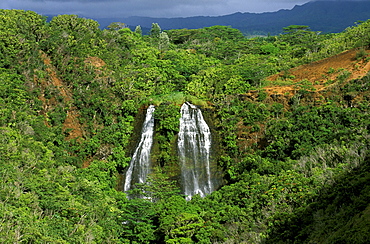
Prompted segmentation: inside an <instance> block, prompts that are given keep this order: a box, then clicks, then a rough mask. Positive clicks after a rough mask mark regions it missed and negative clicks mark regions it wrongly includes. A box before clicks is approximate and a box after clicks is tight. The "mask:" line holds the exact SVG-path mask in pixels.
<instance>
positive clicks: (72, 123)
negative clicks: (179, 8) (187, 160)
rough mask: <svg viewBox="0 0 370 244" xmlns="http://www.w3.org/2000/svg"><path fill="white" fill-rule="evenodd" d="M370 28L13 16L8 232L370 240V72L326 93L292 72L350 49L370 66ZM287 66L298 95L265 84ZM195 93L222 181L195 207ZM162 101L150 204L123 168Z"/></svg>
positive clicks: (3, 220) (3, 186)
mask: <svg viewBox="0 0 370 244" xmlns="http://www.w3.org/2000/svg"><path fill="white" fill-rule="evenodd" d="M369 26H370V22H369V21H366V22H364V23H362V24H359V25H358V26H355V27H352V28H348V29H347V30H346V31H344V32H342V33H338V34H327V35H322V34H319V33H318V32H313V31H311V30H310V28H309V27H307V26H289V27H286V28H284V31H285V32H284V34H281V35H279V36H269V37H257V38H246V37H244V36H243V35H242V34H241V33H240V32H239V31H238V30H236V29H232V28H230V27H224V26H213V27H207V28H203V29H198V30H186V29H183V30H170V31H161V28H160V26H159V25H158V24H153V28H152V30H151V32H150V35H148V36H145V35H144V36H143V35H142V32H141V28H140V27H137V28H136V30H135V32H132V31H131V30H129V29H128V28H127V27H126V25H125V24H123V23H112V24H111V25H110V27H109V29H106V30H100V29H99V25H98V23H97V22H95V21H93V20H89V19H83V18H79V17H78V16H75V15H61V16H57V17H54V18H53V19H52V20H51V21H50V23H47V22H46V19H45V18H44V17H43V16H40V15H37V14H36V13H33V12H31V11H20V10H0V34H1V35H0V166H1V167H0V176H1V179H2V180H1V182H0V242H1V243H20V242H24V243H242V242H245V243H314V242H315V243H367V242H369V236H368V233H369V231H370V228H369V224H368V221H367V219H368V218H369V207H370V205H369V203H368V201H367V199H369V197H370V196H369V195H370V189H369V183H368V182H369V172H370V171H369V170H370V169H369V150H370V148H369V130H370V127H369V124H370V120H369V118H370V116H369V105H370V104H369V101H370V93H369V85H370V84H369V81H370V75H369V74H367V75H365V76H364V77H362V78H361V77H360V78H358V79H356V80H349V77H350V75H351V73H350V72H349V71H347V70H336V69H333V68H331V69H329V70H328V71H327V74H333V73H335V74H336V75H337V78H336V79H335V80H333V83H335V84H333V86H327V87H326V89H325V90H323V91H316V90H315V87H314V84H311V83H310V82H309V81H308V80H302V81H300V82H298V83H294V86H293V83H292V81H290V80H287V79H291V78H292V77H290V76H289V72H288V70H289V69H290V68H292V67H296V66H298V65H300V64H305V63H309V62H312V61H316V60H320V59H323V58H326V57H330V56H332V55H335V54H338V53H340V52H342V51H344V50H347V49H351V48H359V49H358V52H357V54H356V56H354V57H353V59H354V60H356V59H357V60H364V61H366V56H367V53H366V49H367V48H368V46H369V38H368V37H369V35H370V28H369ZM277 72H285V74H286V77H285V78H287V79H286V80H284V81H282V80H280V81H278V82H277V83H273V84H274V85H282V84H283V85H292V87H294V94H292V95H290V93H289V92H287V93H286V94H284V95H280V94H277V93H276V94H275V93H271V92H270V93H269V92H268V91H266V90H264V87H265V86H266V85H271V82H268V81H266V78H267V77H268V76H269V75H272V74H276V73H277ZM185 101H190V102H192V103H194V104H196V105H198V106H200V107H201V108H202V109H204V110H205V112H206V113H205V114H206V117H207V120H208V121H209V122H210V123H209V124H210V127H211V129H212V132H213V138H214V142H215V147H214V148H215V149H216V151H217V152H216V153H215V158H216V159H215V160H217V164H218V167H220V169H222V171H223V176H224V177H223V178H224V182H223V185H222V186H221V187H220V189H218V190H217V191H215V192H213V193H212V194H210V195H208V196H207V197H205V198H200V197H199V196H194V197H193V199H192V200H191V201H185V198H184V197H183V196H182V195H181V194H180V189H179V186H178V182H177V180H178V170H179V169H178V168H179V167H178V159H177V156H176V139H177V133H178V130H179V116H180V114H179V110H180V105H181V104H182V103H183V102H185ZM150 104H154V105H155V106H156V111H155V115H154V116H155V120H156V127H155V145H154V147H153V160H154V161H155V169H154V170H153V173H152V175H151V176H150V177H149V179H148V183H147V184H142V185H139V186H138V187H137V188H136V189H135V190H134V191H137V192H136V193H137V194H139V195H146V196H148V197H150V198H134V199H128V198H127V197H126V193H123V192H122V191H121V190H120V189H121V188H122V186H121V184H122V183H121V174H122V173H123V172H124V170H125V168H126V167H127V166H128V164H129V162H130V156H131V153H132V148H133V147H134V145H135V143H136V138H137V137H138V136H139V135H138V133H139V132H138V130H139V129H138V127H139V126H140V117H141V116H142V111H144V110H145V109H146V107H147V106H148V105H150ZM149 199H151V200H149Z"/></svg>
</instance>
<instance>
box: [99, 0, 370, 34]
mask: <svg viewBox="0 0 370 244" xmlns="http://www.w3.org/2000/svg"><path fill="white" fill-rule="evenodd" d="M369 16H370V2H368V1H348V0H344V1H342V0H340V1H312V2H308V3H306V4H303V5H296V6H294V7H293V8H292V9H290V10H287V9H281V10H278V11H276V12H265V13H249V12H245V13H241V12H236V13H233V14H228V15H223V16H194V17H178V18H151V17H138V16H133V17H127V18H99V19H96V20H97V21H98V22H99V23H100V25H101V27H102V28H106V27H107V26H108V25H109V24H110V23H112V22H117V21H118V22H123V23H125V24H127V25H128V26H130V27H133V26H137V25H140V26H141V27H142V28H143V29H148V28H150V27H151V24H152V23H158V24H159V25H160V27H161V28H162V29H163V30H169V29H183V28H186V29H199V28H203V27H210V26H214V25H225V26H231V27H232V28H236V29H239V30H240V31H241V32H243V33H244V34H245V35H259V34H261V35H268V34H270V35H276V34H280V33H281V32H282V28H283V27H286V26H289V25H292V24H297V25H308V26H310V27H311V29H312V30H314V31H322V32H324V33H336V32H341V31H343V30H344V29H345V28H347V27H349V26H353V25H354V24H355V22H357V21H364V20H366V19H368V17H369Z"/></svg>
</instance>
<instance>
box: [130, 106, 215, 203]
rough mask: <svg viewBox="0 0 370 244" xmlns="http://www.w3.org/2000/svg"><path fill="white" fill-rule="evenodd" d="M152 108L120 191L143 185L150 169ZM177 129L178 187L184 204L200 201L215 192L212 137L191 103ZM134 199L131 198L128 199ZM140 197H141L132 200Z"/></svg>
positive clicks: (152, 132) (182, 107) (148, 110)
mask: <svg viewBox="0 0 370 244" xmlns="http://www.w3.org/2000/svg"><path fill="white" fill-rule="evenodd" d="M154 111H155V107H154V106H153V105H151V106H149V107H148V109H147V112H146V116H145V120H144V123H143V126H142V130H141V136H140V142H139V143H138V145H137V147H136V149H135V151H134V154H133V156H132V159H131V162H130V165H129V167H128V169H127V171H126V174H125V183H124V189H123V190H124V191H125V192H128V191H130V190H132V189H134V185H135V184H136V183H145V182H146V180H147V177H148V175H149V174H150V172H151V168H152V167H153V165H152V162H151V157H150V154H151V149H152V146H153V137H154V127H155V119H154ZM180 113H181V117H180V128H179V133H178V140H177V151H178V159H179V166H180V172H181V173H180V175H179V178H180V181H179V185H180V186H181V188H182V193H183V194H184V195H185V197H186V200H191V198H192V197H193V196H194V195H196V194H199V195H200V196H201V197H204V196H206V195H207V194H210V193H211V192H212V191H214V190H215V185H217V182H218V180H217V179H218V178H220V177H219V176H216V173H215V172H216V171H215V170H212V167H211V159H210V158H211V146H212V145H211V143H212V138H211V137H212V136H211V131H210V128H209V126H208V125H207V123H206V121H205V120H204V118H203V115H202V112H201V110H200V109H199V108H198V107H196V106H195V105H193V104H191V103H188V102H186V103H184V104H183V105H182V106H181V109H180ZM130 197H134V196H130ZM136 197H142V196H136Z"/></svg>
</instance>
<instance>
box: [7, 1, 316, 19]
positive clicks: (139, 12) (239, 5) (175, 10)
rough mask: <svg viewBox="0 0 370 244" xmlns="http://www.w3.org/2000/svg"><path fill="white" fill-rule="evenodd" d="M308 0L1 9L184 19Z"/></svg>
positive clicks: (39, 4) (10, 4)
mask: <svg viewBox="0 0 370 244" xmlns="http://www.w3.org/2000/svg"><path fill="white" fill-rule="evenodd" d="M308 1H309V0H155V1H154V0H1V2H0V8H5V9H26V10H33V11H36V12H38V13H40V14H45V15H48V14H53V15H54V14H78V15H83V16H88V17H128V16H151V17H185V16H197V15H204V16H214V15H225V14H230V13H234V12H271V11H277V10H279V9H290V8H292V7H294V5H301V4H303V3H305V2H308Z"/></svg>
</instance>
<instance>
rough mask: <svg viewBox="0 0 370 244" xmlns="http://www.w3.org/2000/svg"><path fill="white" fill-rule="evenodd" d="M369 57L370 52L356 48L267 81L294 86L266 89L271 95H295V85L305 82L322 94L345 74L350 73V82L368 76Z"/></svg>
mask: <svg viewBox="0 0 370 244" xmlns="http://www.w3.org/2000/svg"><path fill="white" fill-rule="evenodd" d="M359 53H361V56H360V57H359V56H358V55H359ZM368 57H369V50H362V51H360V50H359V49H357V48H356V49H352V50H348V51H344V52H342V53H340V54H337V55H335V56H332V57H329V58H325V59H322V60H319V61H316V62H313V63H309V64H305V65H301V66H298V67H296V68H293V69H290V70H289V71H287V72H284V73H279V74H275V75H272V76H269V77H267V80H269V81H272V83H274V82H277V83H278V80H279V79H280V80H284V79H289V80H291V81H292V83H293V85H286V86H284V85H280V86H266V87H264V89H265V90H266V91H267V92H268V93H269V94H280V95H282V94H284V93H290V94H293V93H294V91H295V90H296V89H297V87H296V85H295V84H297V83H299V82H301V81H303V80H304V81H307V82H308V83H309V84H311V85H312V89H313V91H315V92H320V91H322V90H325V89H328V86H334V85H336V82H335V81H338V77H340V76H341V75H343V74H344V73H348V75H347V77H346V79H350V80H354V79H361V78H362V77H364V76H366V75H367V74H368V73H369V71H370V63H369V62H368V61H367V60H368Z"/></svg>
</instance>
